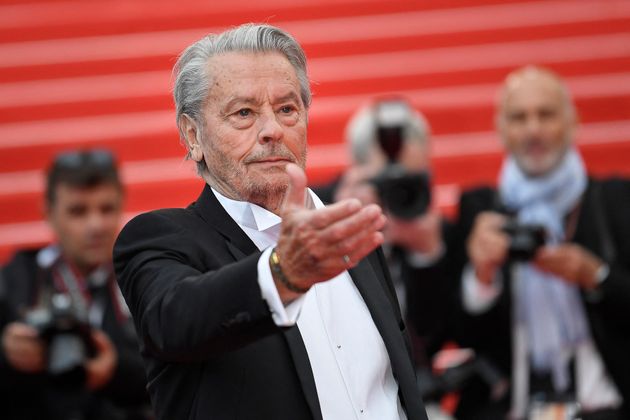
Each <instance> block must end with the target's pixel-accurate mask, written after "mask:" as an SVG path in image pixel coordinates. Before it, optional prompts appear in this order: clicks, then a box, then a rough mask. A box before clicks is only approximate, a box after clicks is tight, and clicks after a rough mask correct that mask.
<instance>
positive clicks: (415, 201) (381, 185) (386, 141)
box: [370, 100, 431, 219]
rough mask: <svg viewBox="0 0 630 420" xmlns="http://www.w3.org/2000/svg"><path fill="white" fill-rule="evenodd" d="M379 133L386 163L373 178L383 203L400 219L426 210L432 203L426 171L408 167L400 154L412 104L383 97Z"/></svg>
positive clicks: (377, 112)
mask: <svg viewBox="0 0 630 420" xmlns="http://www.w3.org/2000/svg"><path fill="white" fill-rule="evenodd" d="M374 112H375V117H376V118H375V120H376V137H377V140H378V144H379V146H380V148H381V150H382V151H383V153H384V154H385V156H386V157H387V165H386V166H385V169H383V171H381V173H379V174H378V175H377V176H376V177H374V178H372V179H371V180H370V182H371V183H372V184H373V185H374V186H375V187H376V190H377V192H378V195H379V198H380V200H381V203H382V205H383V207H385V208H386V209H387V210H388V211H389V212H390V213H391V214H392V215H394V216H396V217H399V218H401V219H413V218H414V217H417V216H420V215H422V214H424V213H425V212H426V210H427V208H428V207H429V204H430V203H431V187H430V179H429V174H428V173H427V172H422V171H418V172H412V171H408V170H407V169H406V168H405V167H403V166H402V165H401V164H400V163H398V157H399V154H400V151H401V149H402V147H403V143H404V130H405V123H406V121H407V119H408V118H409V117H410V110H409V105H407V103H405V102H404V101H401V100H389V101H382V102H380V103H378V104H377V105H376V108H375V111H374Z"/></svg>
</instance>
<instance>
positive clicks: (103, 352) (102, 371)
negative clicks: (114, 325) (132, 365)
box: [85, 330, 118, 391]
mask: <svg viewBox="0 0 630 420" xmlns="http://www.w3.org/2000/svg"><path fill="white" fill-rule="evenodd" d="M92 341H93V342H94V346H95V347H96V355H95V356H94V357H93V358H91V359H89V360H88V361H87V362H86V363H85V371H86V373H87V380H86V386H87V388H88V389H89V390H91V391H94V390H97V389H100V388H102V387H103V386H105V385H107V383H108V382H109V381H110V380H111V378H112V376H113V375H114V371H115V370H116V365H117V364H118V353H117V352H116V347H114V344H113V343H112V342H111V340H110V339H109V338H108V337H107V335H106V334H105V333H104V332H102V331H99V330H93V331H92Z"/></svg>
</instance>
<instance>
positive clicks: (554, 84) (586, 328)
mask: <svg viewBox="0 0 630 420" xmlns="http://www.w3.org/2000/svg"><path fill="white" fill-rule="evenodd" d="M498 105H499V106H498V111H497V128H498V132H499V134H500V136H501V138H502V140H503V143H504V145H505V148H506V151H507V156H506V158H505V161H504V164H503V168H502V171H501V174H500V176H499V182H498V191H497V190H494V189H490V188H481V189H477V190H475V191H470V192H467V193H465V194H464V195H463V196H462V198H461V202H460V213H459V215H460V220H459V225H458V230H457V232H458V236H457V238H458V239H456V240H454V241H453V245H452V246H449V256H450V257H451V258H454V259H452V260H451V261H452V262H453V264H455V263H456V262H457V263H458V264H459V266H461V267H462V270H461V290H460V299H458V301H459V303H460V307H459V308H458V311H456V312H457V320H458V322H457V326H458V338H459V341H460V343H461V344H462V345H463V346H469V347H472V348H474V349H475V350H476V352H477V354H478V355H481V356H483V357H485V358H487V359H488V360H491V361H492V362H493V363H495V364H496V366H498V367H499V368H500V369H501V370H502V371H503V372H504V373H506V374H507V375H509V376H511V384H512V386H511V399H509V398H507V397H506V398H503V399H499V398H496V399H495V398H493V396H492V395H490V392H489V390H488V389H487V388H486V389H483V387H480V388H477V389H469V390H467V391H465V392H464V393H463V396H462V400H461V403H460V407H459V411H460V415H459V416H458V418H461V419H468V418H470V419H479V418H484V419H493V418H496V419H503V418H505V417H506V414H507V413H508V412H509V413H510V416H511V417H510V418H517V419H518V418H545V417H544V416H545V415H549V414H550V413H552V412H553V413H556V414H557V413H561V414H560V415H561V416H562V417H554V418H574V417H571V416H579V418H582V419H622V418H623V419H625V418H628V417H627V416H628V415H629V414H630V412H628V410H627V404H628V401H630V362H629V361H628V357H627V356H628V354H630V323H629V320H630V318H629V317H628V316H627V310H628V307H629V305H630V247H629V243H628V238H630V222H629V221H628V214H630V183H629V182H628V181H623V180H619V179H615V180H605V181H601V180H594V179H591V178H589V177H588V176H587V173H586V169H585V167H584V164H583V162H582V159H581V157H580V155H579V152H578V150H577V148H576V147H575V145H574V130H575V128H576V119H577V118H576V112H575V109H574V105H573V103H572V101H571V98H570V96H569V92H568V90H567V88H566V87H565V86H564V84H563V83H562V81H561V80H560V79H559V78H558V77H557V76H556V75H555V74H553V73H552V72H550V71H548V70H545V69H541V68H537V67H526V68H523V69H519V70H517V71H515V72H513V73H512V74H510V75H509V76H508V77H507V79H506V82H505V85H504V86H503V90H502V92H501V96H500V100H499V104H498ZM541 229H542V230H544V232H545V235H546V239H543V240H546V242H545V243H543V244H539V243H538V242H539V241H540V239H539V238H538V239H537V237H539V236H540V235H539V234H538V233H537V232H540V230H541ZM449 245H450V243H449Z"/></svg>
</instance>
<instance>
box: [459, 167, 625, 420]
mask: <svg viewBox="0 0 630 420" xmlns="http://www.w3.org/2000/svg"><path fill="white" fill-rule="evenodd" d="M498 205H499V203H498V200H497V194H496V191H495V190H494V189H491V188H480V189H477V190H474V191H469V192H467V193H465V194H463V196H462V198H461V201H460V216H459V223H458V229H457V235H456V238H455V239H454V240H453V242H452V243H451V244H449V254H450V256H451V258H452V261H453V265H454V266H457V267H459V270H458V271H457V273H458V274H457V275H458V278H461V268H462V267H463V266H464V264H465V263H466V262H467V258H466V251H465V243H466V238H467V237H468V234H469V233H470V231H471V229H472V226H473V223H474V220H475V217H476V216H477V215H478V214H479V213H480V212H482V211H486V210H495V211H496V210H498V208H497V206H498ZM571 241H572V242H574V243H577V244H579V245H581V246H583V247H584V248H586V249H588V250H589V251H591V252H592V253H594V254H595V255H598V256H599V257H600V258H602V259H603V260H605V261H606V262H607V263H608V264H609V265H610V275H609V276H608V278H607V279H606V280H605V281H604V282H603V283H602V284H601V285H600V286H599V287H598V288H597V289H596V290H595V291H593V292H584V291H583V292H582V301H583V303H584V308H585V309H586V314H587V317H588V321H589V326H590V330H591V334H592V336H593V339H594V341H595V345H596V347H597V350H598V351H599V353H600V354H601V356H602V359H603V361H604V364H605V366H606V369H607V371H608V372H609V373H610V375H611V377H612V379H613V381H614V383H615V385H616V386H617V388H618V390H619V391H620V393H621V395H622V397H623V399H624V406H625V410H626V413H628V406H629V404H630V358H629V357H628V355H630V316H629V315H628V314H629V313H630V312H629V308H630V182H628V181H623V180H618V179H613V180H606V181H597V180H589V184H588V187H587V190H586V192H585V193H584V196H583V198H582V200H581V203H580V210H579V216H578V223H577V228H576V231H575V235H574V237H573V238H572V240H571ZM611 248H612V249H611ZM455 261H457V262H456V263H455ZM503 278H504V288H503V292H502V293H501V295H499V297H498V299H497V301H496V302H495V304H494V305H493V306H492V307H491V308H490V309H489V310H488V311H486V312H483V313H481V314H478V315H470V314H468V313H467V312H466V311H465V310H463V308H462V307H461V306H458V307H457V308H456V310H454V314H455V318H456V319H455V321H454V324H455V325H456V328H457V333H456V335H457V338H458V341H459V342H460V344H461V345H462V346H465V347H472V348H474V349H475V350H476V352H477V353H478V354H479V355H482V356H484V357H486V358H487V359H488V360H490V361H491V362H492V363H493V364H494V365H496V366H497V367H498V368H499V369H501V370H502V371H503V373H504V374H505V375H506V376H509V375H510V373H511V363H512V360H511V349H512V343H511V337H512V334H511V332H510V331H511V326H512V321H511V314H512V310H511V304H512V302H511V296H512V292H511V281H510V270H509V267H508V266H505V267H504V269H503ZM457 294H458V296H461V292H460V291H458V292H457ZM454 301H456V302H458V303H459V304H461V300H460V299H454ZM508 407H509V399H508V398H506V399H505V400H504V401H502V402H501V403H499V404H498V405H497V406H496V407H494V408H492V409H490V410H491V411H492V412H493V413H501V414H497V416H496V417H494V415H493V414H492V415H491V414H487V413H488V412H487V411H485V410H486V409H488V408H489V398H488V393H487V390H486V391H481V390H480V389H479V388H475V389H474V390H471V391H470V393H469V394H468V395H463V396H462V400H461V406H460V409H461V411H462V413H461V415H460V416H459V417H458V418H462V419H467V418H471V419H476V418H488V419H491V418H504V414H505V410H507V409H508ZM480 410H481V411H480ZM495 410H496V411H495ZM480 413H483V414H480Z"/></svg>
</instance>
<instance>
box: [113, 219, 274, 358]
mask: <svg viewBox="0 0 630 420" xmlns="http://www.w3.org/2000/svg"><path fill="white" fill-rule="evenodd" d="M176 219H177V217H175V216H174V215H173V214H172V213H167V212H154V213H147V214H144V215H141V216H138V217H137V218H135V219H133V220H132V221H131V222H129V223H128V224H127V226H126V227H125V228H124V229H123V231H122V232H121V234H120V236H119V238H118V240H117V242H116V245H115V248H114V265H115V269H116V274H117V277H118V282H119V285H120V288H121V291H122V293H123V296H124V297H125V300H126V301H127V305H128V306H129V309H130V311H131V313H132V316H133V318H134V322H135V325H136V330H137V331H138V335H139V338H140V340H141V342H142V344H143V349H144V351H146V352H149V353H150V354H152V355H154V356H155V357H157V358H159V359H161V360H164V361H180V362H198V361H203V360H207V359H208V358H210V357H212V356H213V355H217V354H220V353H223V352H227V351H230V350H233V349H235V348H239V347H242V346H245V345H246V344H248V343H250V342H253V341H255V340H258V339H260V338H262V337H264V336H266V335H268V334H271V333H273V332H276V331H278V327H276V326H275V324H274V323H273V320H272V318H271V314H270V312H269V309H268V306H267V304H266V303H265V301H264V300H263V299H262V295H261V291H260V287H259V286H258V282H257V273H258V272H257V262H258V259H259V257H260V253H259V252H257V253H254V254H252V255H250V256H247V257H245V258H243V259H241V260H239V261H238V262H236V261H230V262H229V263H226V261H228V260H227V258H226V256H225V255H226V254H221V252H224V253H225V247H226V245H225V239H224V238H222V237H221V236H220V235H219V234H218V233H216V234H215V235H214V236H212V235H210V237H204V235H201V234H200V232H192V230H191V229H190V227H183V226H182V225H181V224H180V223H177V222H176ZM202 240H203V241H204V243H203V244H202V243H200V241H202ZM208 244H209V245H208Z"/></svg>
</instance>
